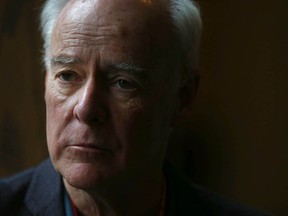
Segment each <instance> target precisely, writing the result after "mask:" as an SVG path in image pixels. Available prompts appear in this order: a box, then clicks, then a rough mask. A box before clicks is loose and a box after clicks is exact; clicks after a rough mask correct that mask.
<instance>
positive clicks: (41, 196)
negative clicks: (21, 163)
mask: <svg viewBox="0 0 288 216" xmlns="http://www.w3.org/2000/svg"><path fill="white" fill-rule="evenodd" d="M60 186H61V185H60V179H59V176H58V175H57V173H56V172H55V170H54V169H53V166H52V164H51V162H50V160H46V161H44V162H43V163H41V164H40V165H39V166H37V167H35V168H31V169H28V170H25V171H23V172H20V173H18V174H16V175H14V176H11V177H7V178H4V179H0V212H1V215H2V214H3V215H31V213H30V212H37V211H40V210H41V208H43V209H44V208H45V207H46V206H47V205H49V204H50V203H49V202H50V201H51V200H52V199H53V198H54V197H56V196H58V195H59V193H60V192H59V191H61V187H60ZM58 192H59V193H58ZM56 198H57V197H56Z"/></svg>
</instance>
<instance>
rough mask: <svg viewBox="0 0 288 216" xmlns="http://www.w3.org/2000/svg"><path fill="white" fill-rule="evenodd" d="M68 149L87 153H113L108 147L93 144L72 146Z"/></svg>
mask: <svg viewBox="0 0 288 216" xmlns="http://www.w3.org/2000/svg"><path fill="white" fill-rule="evenodd" d="M67 147H71V148H74V149H79V150H86V151H106V152H112V149H110V148H107V147H106V146H103V145H97V144H93V143H80V144H71V145H68V146H67Z"/></svg>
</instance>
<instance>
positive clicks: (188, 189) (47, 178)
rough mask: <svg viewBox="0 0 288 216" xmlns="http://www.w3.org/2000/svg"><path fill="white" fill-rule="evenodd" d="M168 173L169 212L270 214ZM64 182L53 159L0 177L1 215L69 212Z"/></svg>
mask: <svg viewBox="0 0 288 216" xmlns="http://www.w3.org/2000/svg"><path fill="white" fill-rule="evenodd" d="M166 175H167V204H166V206H167V209H166V216H187V215H188V216H189V215H191V216H220V215H221V216H265V215H266V216H267V214H264V213H260V212H258V211H257V210H254V209H251V208H248V207H243V206H242V205H238V204H235V203H233V202H230V201H227V200H226V199H224V198H220V197H219V196H218V195H215V194H213V193H211V192H208V191H206V190H204V189H202V188H200V187H198V186H195V185H192V184H190V183H188V182H186V181H185V180H183V179H181V178H179V177H177V175H176V174H175V172H174V171H173V170H172V169H171V168H169V167H168V168H167V169H166ZM63 190H64V187H63V183H62V180H61V176H60V175H59V174H58V173H57V172H56V171H55V170H54V168H53V166H52V164H51V161H50V160H46V161H44V162H43V163H42V164H41V165H39V166H38V167H36V168H33V169H29V170H27V171H24V172H22V173H20V174H17V175H15V176H12V177H9V178H6V179H3V180H0V215H1V216H2V215H3V216H4V215H5V216H10V215H11V216H32V215H39V216H65V212H64V205H63V200H64V199H63Z"/></svg>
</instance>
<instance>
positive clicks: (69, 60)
mask: <svg viewBox="0 0 288 216" xmlns="http://www.w3.org/2000/svg"><path fill="white" fill-rule="evenodd" d="M50 62H51V64H52V65H59V64H60V65H73V64H76V63H80V62H81V60H80V59H79V58H73V57H68V56H58V57H54V58H51V59H50Z"/></svg>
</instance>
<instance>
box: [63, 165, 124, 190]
mask: <svg viewBox="0 0 288 216" xmlns="http://www.w3.org/2000/svg"><path fill="white" fill-rule="evenodd" d="M62 167H63V169H61V168H60V169H58V171H59V173H60V174H61V175H62V177H63V178H64V179H65V181H66V182H67V183H68V184H69V185H70V186H72V187H75V188H78V189H82V190H92V189H97V188H101V187H105V185H107V184H109V183H111V182H114V180H115V179H116V178H117V176H118V173H119V172H117V169H113V168H112V167H103V165H102V164H101V165H100V164H99V165H97V164H89V163H75V164H69V165H67V166H62Z"/></svg>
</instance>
